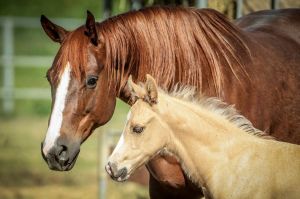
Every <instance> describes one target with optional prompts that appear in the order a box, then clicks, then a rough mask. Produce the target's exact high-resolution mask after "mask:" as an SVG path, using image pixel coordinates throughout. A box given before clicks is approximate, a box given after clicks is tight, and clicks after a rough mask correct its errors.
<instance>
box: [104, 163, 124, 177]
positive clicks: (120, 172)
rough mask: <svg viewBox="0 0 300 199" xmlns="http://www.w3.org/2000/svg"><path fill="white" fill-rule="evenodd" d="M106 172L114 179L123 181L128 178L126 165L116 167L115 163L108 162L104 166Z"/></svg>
mask: <svg viewBox="0 0 300 199" xmlns="http://www.w3.org/2000/svg"><path fill="white" fill-rule="evenodd" d="M105 170H106V172H107V173H108V174H109V175H110V177H111V178H112V179H113V180H115V181H119V182H122V181H125V180H127V179H128V175H127V173H128V171H127V168H126V167H123V168H121V169H118V167H117V165H116V164H115V163H111V162H108V163H107V165H106V166H105Z"/></svg>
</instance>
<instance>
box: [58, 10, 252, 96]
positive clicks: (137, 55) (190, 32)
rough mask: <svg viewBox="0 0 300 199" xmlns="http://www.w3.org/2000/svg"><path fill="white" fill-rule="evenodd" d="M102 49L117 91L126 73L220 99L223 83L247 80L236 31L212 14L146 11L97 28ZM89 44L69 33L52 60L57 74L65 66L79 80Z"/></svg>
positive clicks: (79, 33)
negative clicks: (232, 78)
mask: <svg viewBox="0 0 300 199" xmlns="http://www.w3.org/2000/svg"><path fill="white" fill-rule="evenodd" d="M97 31H98V35H99V39H100V43H103V44H104V48H105V56H106V59H105V62H106V63H105V66H104V67H106V68H107V71H108V76H109V81H110V82H118V85H116V86H117V89H119V91H120V89H122V87H123V86H124V85H125V83H126V81H127V77H128V76H129V73H130V74H132V75H133V78H134V79H137V80H140V81H142V80H144V77H145V75H146V74H147V73H148V74H151V75H152V76H153V77H154V78H155V79H156V80H157V81H158V82H159V85H160V86H162V87H165V88H171V87H172V86H174V85H175V84H176V83H178V82H179V83H182V84H185V85H192V86H195V87H197V88H198V89H199V90H200V91H203V90H210V91H212V92H213V93H215V94H217V95H219V94H220V93H221V90H222V86H223V85H224V79H225V77H226V74H225V73H227V76H228V77H235V78H236V79H237V80H238V81H237V82H240V80H241V79H242V78H243V79H244V80H247V79H248V76H247V72H246V70H245V65H246V63H248V62H249V61H250V52H249V49H248V47H247V45H246V43H245V42H244V41H245V37H244V36H243V34H242V33H241V31H240V30H239V29H238V28H237V27H236V26H234V25H233V24H232V23H230V22H229V21H228V20H227V19H226V18H225V16H224V15H222V14H220V13H219V12H217V11H215V10H212V9H200V10H199V9H195V8H182V7H151V8H145V9H142V10H139V11H131V12H128V13H125V14H122V15H118V16H115V17H112V18H109V19H107V20H105V21H103V22H101V23H97ZM88 44H89V39H88V38H87V37H86V36H85V35H84V26H82V27H79V28H78V29H76V30H75V31H73V32H70V33H69V35H68V37H67V38H66V40H65V41H64V42H63V44H62V47H61V49H60V52H59V53H58V55H57V57H56V62H57V64H56V66H55V67H58V70H56V71H62V69H63V68H64V66H65V65H66V62H67V61H69V62H70V64H71V66H72V68H73V70H72V71H73V73H74V74H75V76H76V77H77V78H78V79H79V78H80V76H82V73H84V67H85V66H86V65H88V64H87V61H88V60H87V58H86V57H87V54H88V52H87V46H88Z"/></svg>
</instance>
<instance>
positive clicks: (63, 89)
mask: <svg viewBox="0 0 300 199" xmlns="http://www.w3.org/2000/svg"><path fill="white" fill-rule="evenodd" d="M70 73H71V67H70V63H69V62H68V63H67V66H66V67H65V70H64V72H63V74H62V76H61V79H60V81H59V84H58V87H57V89H56V96H55V102H54V106H53V110H52V114H51V118H50V123H49V127H48V131H47V135H46V139H45V142H44V147H43V153H44V154H45V155H46V154H47V153H48V152H49V150H50V149H51V147H52V146H53V145H54V143H55V140H56V139H57V137H58V136H59V133H60V128H61V124H62V120H63V111H64V108H65V101H66V95H67V92H68V88H69V83H70V79H71V77H70Z"/></svg>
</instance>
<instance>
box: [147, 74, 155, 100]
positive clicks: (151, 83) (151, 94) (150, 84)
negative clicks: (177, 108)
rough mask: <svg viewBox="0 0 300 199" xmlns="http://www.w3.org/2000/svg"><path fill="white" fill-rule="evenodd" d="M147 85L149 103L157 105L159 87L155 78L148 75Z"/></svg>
mask: <svg viewBox="0 0 300 199" xmlns="http://www.w3.org/2000/svg"><path fill="white" fill-rule="evenodd" d="M146 78H147V80H146V84H145V89H146V93H147V98H148V99H149V103H150V104H151V105H152V104H156V103H157V97H158V91H157V85H156V82H155V80H154V78H153V77H152V76H151V75H149V74H147V75H146Z"/></svg>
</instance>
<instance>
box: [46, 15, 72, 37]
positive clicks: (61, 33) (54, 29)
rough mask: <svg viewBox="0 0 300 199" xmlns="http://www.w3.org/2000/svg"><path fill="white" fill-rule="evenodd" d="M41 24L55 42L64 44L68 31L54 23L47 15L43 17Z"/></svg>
mask: <svg viewBox="0 0 300 199" xmlns="http://www.w3.org/2000/svg"><path fill="white" fill-rule="evenodd" d="M41 24H42V27H43V29H44V31H45V32H46V34H47V35H48V36H49V37H50V38H51V39H52V40H53V41H55V42H58V43H62V41H63V40H64V39H65V37H66V35H67V33H68V31H66V30H65V29H64V28H63V27H60V26H58V25H55V24H54V23H52V22H51V21H50V20H49V19H48V18H47V17H45V15H41Z"/></svg>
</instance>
